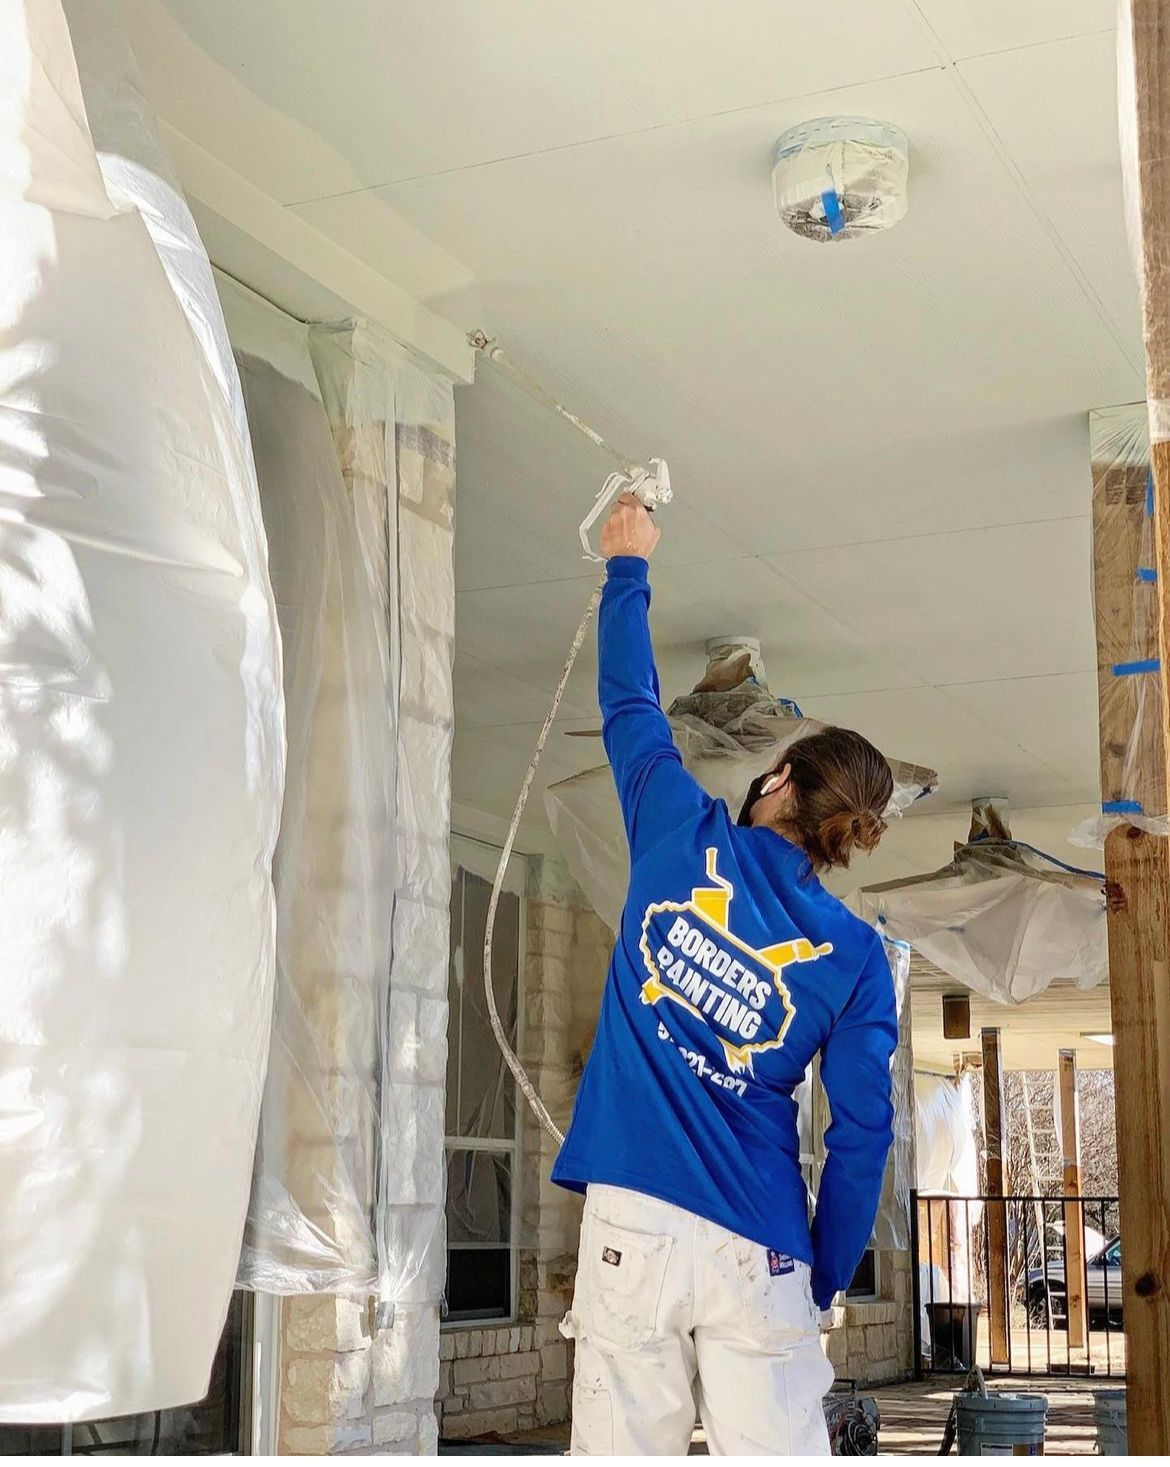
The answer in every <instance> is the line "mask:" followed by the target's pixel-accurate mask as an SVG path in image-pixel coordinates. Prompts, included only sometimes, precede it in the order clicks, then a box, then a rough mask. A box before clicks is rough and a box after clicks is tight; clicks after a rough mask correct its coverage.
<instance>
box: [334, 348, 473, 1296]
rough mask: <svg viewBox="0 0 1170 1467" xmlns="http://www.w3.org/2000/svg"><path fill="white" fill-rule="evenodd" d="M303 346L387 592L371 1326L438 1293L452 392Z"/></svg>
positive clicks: (388, 367) (403, 370) (392, 355)
mask: <svg viewBox="0 0 1170 1467" xmlns="http://www.w3.org/2000/svg"><path fill="white" fill-rule="evenodd" d="M310 347H311V350H312V354H313V363H314V366H315V368H316V372H317V377H318V380H319V382H320V384H321V392H322V397H323V399H324V402H325V407H326V411H327V412H328V414H329V418H330V422H331V424H332V427H333V436H334V442H335V443H336V445H337V449H338V455H339V457H340V460H341V466H342V476H343V478H344V480H345V483H346V487H347V488H348V490H349V493H350V497H351V501H352V504H353V509H354V516H355V520H356V523H357V527H358V537H359V541H360V544H361V547H362V555H363V561H364V563H365V565H366V567H367V572H368V575H369V576H370V578H371V583H372V584H375V585H379V586H384V587H385V588H386V589H385V593H384V596H383V600H384V605H385V608H386V614H387V622H388V624H389V625H390V627H391V639H390V643H389V648H388V659H389V674H390V686H391V688H392V689H393V690H394V693H395V701H396V708H397V722H396V750H395V760H396V780H395V803H394V825H395V833H396V839H397V850H396V854H395V882H394V901H393V918H392V933H391V946H392V952H393V965H392V968H391V976H390V991H389V1007H388V1017H387V1025H386V1032H387V1036H388V1040H387V1044H386V1046H385V1052H384V1054H383V1056H382V1067H381V1073H380V1076H379V1084H380V1091H379V1094H380V1103H381V1126H380V1134H381V1136H382V1138H383V1145H382V1148H381V1152H380V1154H379V1156H378V1157H377V1158H376V1183H375V1185H376V1194H377V1198H378V1204H377V1215H376V1221H377V1230H376V1231H377V1242H378V1295H379V1299H380V1301H381V1308H380V1312H379V1322H380V1323H381V1324H389V1323H390V1322H391V1321H392V1319H393V1316H394V1311H395V1309H396V1308H397V1307H398V1306H399V1305H408V1306H416V1305H427V1306H430V1305H434V1304H436V1303H437V1302H438V1300H439V1297H440V1295H441V1293H442V1288H443V1275H444V1265H445V1254H444V1215H443V1209H444V1177H443V1116H444V1080H445V1070H446V1029H447V975H448V963H449V939H450V903H451V872H450V864H449V855H448V845H449V836H450V808H451V791H450V761H451V743H452V736H453V730H454V701H453V690H452V678H451V671H452V651H453V645H454V634H455V571H454V560H453V554H452V550H453V537H454V519H455V414H454V396H453V393H452V388H451V384H450V382H448V381H446V380H443V379H440V378H438V377H436V376H434V375H432V374H431V373H430V372H428V371H426V370H425V369H424V368H423V367H422V366H420V365H419V364H418V363H417V362H416V361H414V359H412V358H410V357H408V356H407V355H406V353H405V352H403V351H401V350H400V349H399V348H397V347H396V346H395V345H394V344H393V343H392V342H391V341H389V340H388V339H386V338H384V337H382V336H381V335H380V334H378V333H375V332H374V331H372V330H371V329H370V328H368V327H365V326H362V325H357V326H346V327H341V328H328V327H314V328H313V329H312V330H311V332H310Z"/></svg>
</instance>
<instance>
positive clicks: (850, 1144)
mask: <svg viewBox="0 0 1170 1467" xmlns="http://www.w3.org/2000/svg"><path fill="white" fill-rule="evenodd" d="M897 1043H898V1014H897V1008H896V1005H895V1001H894V983H893V979H892V978H891V977H890V967H889V963H888V962H887V960H886V955H885V952H884V951H883V949H882V945H881V942H880V941H879V940H878V939H876V938H875V940H874V947H873V952H872V953H871V956H870V958H869V960H868V962H867V963H866V966H865V968H864V969H863V970H862V974H861V977H860V978H859V979H858V982H857V987H856V988H855V989H854V991H853V994H852V995H851V997H850V999H849V1002H848V1003H847V1004H846V1006H845V1008H844V1010H843V1012H842V1013H841V1015H840V1017H839V1018H838V1020H837V1022H836V1024H835V1025H834V1026H833V1030H832V1032H831V1033H830V1035H829V1037H828V1039H827V1040H826V1041H825V1045H824V1048H823V1050H822V1051H821V1081H822V1083H823V1084H824V1087H825V1094H826V1095H827V1096H828V1100H829V1110H830V1112H831V1114H832V1123H831V1125H830V1126H829V1129H828V1131H826V1133H825V1146H826V1149H827V1151H828V1160H827V1161H826V1162H825V1168H824V1171H823V1172H822V1173H821V1185H820V1191H819V1193H818V1195H817V1207H816V1215H815V1217H814V1219H813V1228H812V1237H813V1275H812V1286H813V1298H814V1299H815V1300H816V1302H817V1306H818V1308H821V1309H827V1308H828V1307H829V1305H830V1304H831V1303H832V1301H833V1296H834V1294H836V1293H837V1291H838V1290H839V1289H843V1288H845V1287H846V1286H847V1285H848V1284H849V1281H850V1280H851V1279H852V1277H853V1275H854V1273H855V1272H856V1270H857V1265H858V1264H859V1263H860V1262H861V1255H862V1254H863V1253H864V1252H865V1249H866V1245H867V1244H868V1243H869V1239H870V1235H871V1234H872V1232H873V1221H874V1218H875V1217H876V1216H877V1207H878V1201H879V1199H880V1197H881V1191H882V1176H883V1174H884V1173H885V1169H886V1157H887V1155H888V1154H889V1150H890V1144H891V1142H892V1141H893V1138H894V1131H893V1120H894V1107H893V1102H892V1100H891V1086H890V1059H891V1057H892V1055H893V1053H894V1048H895V1046H896V1045H897Z"/></svg>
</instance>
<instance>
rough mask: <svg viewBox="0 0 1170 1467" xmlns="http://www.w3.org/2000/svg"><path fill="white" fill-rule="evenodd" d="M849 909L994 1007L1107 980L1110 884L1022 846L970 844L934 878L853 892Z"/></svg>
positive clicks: (988, 842) (931, 875)
mask: <svg viewBox="0 0 1170 1467" xmlns="http://www.w3.org/2000/svg"><path fill="white" fill-rule="evenodd" d="M846 905H847V906H849V907H850V908H851V909H852V910H853V911H855V912H856V913H857V914H858V916H860V917H863V918H864V919H865V920H866V921H867V922H872V923H875V924H878V925H879V926H880V927H881V930H882V931H883V932H885V933H886V934H887V935H888V936H889V937H893V938H898V939H900V940H901V941H903V942H908V943H909V944H910V945H911V947H913V948H915V949H916V950H917V951H918V952H920V953H921V954H922V955H923V957H924V958H927V959H928V960H929V961H930V962H932V963H933V964H934V965H935V967H936V968H940V969H941V970H942V971H943V972H944V973H949V974H950V976H951V977H952V978H954V979H956V980H957V981H958V982H960V983H962V984H964V985H965V986H966V987H967V988H970V989H971V990H972V991H973V992H975V993H980V994H982V995H983V996H984V997H985V998H990V999H993V1000H994V1001H995V1002H996V1003H1003V1004H1009V1003H1023V1002H1024V1001H1025V1000H1026V999H1029V998H1032V997H1034V995H1036V994H1037V993H1041V992H1043V990H1044V989H1045V988H1047V987H1048V985H1049V984H1050V983H1051V982H1052V981H1053V979H1054V978H1065V979H1068V980H1070V981H1071V982H1073V983H1075V984H1076V985H1077V987H1078V988H1092V987H1094V986H1095V985H1096V984H1098V983H1101V982H1103V981H1104V979H1105V978H1107V977H1108V973H1109V955H1108V951H1107V947H1106V927H1105V895H1104V877H1103V876H1102V875H1101V873H1100V872H1095V871H1081V870H1077V869H1076V868H1074V867H1070V866H1066V865H1064V863H1063V862H1060V861H1057V860H1055V859H1054V858H1053V857H1051V856H1046V855H1045V854H1044V853H1043V852H1042V851H1037V850H1034V849H1033V848H1032V847H1031V846H1027V845H1024V844H1022V843H1021V842H1019V841H1013V840H1010V839H1007V840H996V839H991V838H988V839H985V840H980V841H974V842H969V843H968V844H967V845H963V846H960V847H959V848H958V850H957V851H956V852H955V857H954V860H952V861H951V862H949V863H948V864H947V865H946V866H943V867H941V868H940V869H939V870H938V871H934V872H931V873H929V874H927V875H924V876H919V877H913V876H912V877H909V878H907V879H906V880H902V881H892V882H887V883H885V884H883V885H881V886H872V887H864V888H862V889H861V890H860V891H856V892H853V893H852V894H851V895H850V896H849V897H848V898H847V900H846Z"/></svg>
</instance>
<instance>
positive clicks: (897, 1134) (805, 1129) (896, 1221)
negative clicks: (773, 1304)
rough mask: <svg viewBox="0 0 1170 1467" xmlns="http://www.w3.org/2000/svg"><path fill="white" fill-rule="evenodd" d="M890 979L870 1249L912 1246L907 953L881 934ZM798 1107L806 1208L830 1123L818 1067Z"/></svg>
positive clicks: (799, 1091)
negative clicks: (885, 1085) (882, 1129)
mask: <svg viewBox="0 0 1170 1467" xmlns="http://www.w3.org/2000/svg"><path fill="white" fill-rule="evenodd" d="M879 936H880V937H881V938H882V942H883V945H884V947H885V951H886V957H887V959H888V960H889V964H890V976H891V977H892V978H893V980H894V996H895V999H896V1002H897V1006H898V1045H897V1048H896V1049H895V1050H894V1054H893V1057H892V1059H891V1061H890V1079H891V1087H892V1099H893V1103H894V1141H893V1145H892V1146H891V1148H890V1155H889V1159H888V1160H887V1162H886V1170H885V1175H884V1176H883V1178H882V1191H881V1197H880V1199H879V1201H878V1210H877V1217H876V1218H875V1220H874V1227H873V1235H872V1238H871V1246H872V1247H874V1248H893V1249H901V1250H905V1249H907V1248H909V1247H910V1192H911V1189H912V1187H913V1185H914V1182H913V1158H914V1104H913V1074H914V1070H913V1055H912V1051H911V1044H910V1005H909V1004H908V1003H907V1002H906V1000H907V997H908V996H909V993H910V949H909V948H908V947H907V946H906V945H905V944H904V943H899V942H891V941H889V940H888V939H887V938H886V937H885V934H884V933H879ZM793 1098H794V1099H795V1100H796V1106H797V1134H798V1136H799V1140H800V1165H801V1170H802V1172H803V1173H804V1177H805V1182H806V1185H807V1186H808V1194H809V1205H810V1206H811V1205H812V1204H813V1203H814V1202H815V1200H816V1194H817V1188H818V1186H819V1183H820V1174H821V1168H822V1167H823V1166H824V1162H825V1156H826V1152H825V1131H826V1129H827V1128H828V1126H829V1123H830V1121H831V1119H832V1115H831V1108H830V1106H829V1102H828V1097H827V1096H826V1095H825V1091H824V1087H823V1086H822V1084H821V1080H820V1073H819V1062H817V1061H814V1063H813V1064H812V1065H810V1066H809V1069H808V1073H807V1074H806V1076H805V1079H804V1082H803V1083H802V1084H800V1085H798V1086H797V1088H796V1090H795V1091H794V1092H793Z"/></svg>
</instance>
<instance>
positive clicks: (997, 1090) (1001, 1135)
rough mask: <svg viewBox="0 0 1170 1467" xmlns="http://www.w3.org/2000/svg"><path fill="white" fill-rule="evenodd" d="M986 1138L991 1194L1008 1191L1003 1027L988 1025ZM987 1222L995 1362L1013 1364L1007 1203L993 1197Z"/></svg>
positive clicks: (985, 1048) (984, 1040) (984, 1038)
mask: <svg viewBox="0 0 1170 1467" xmlns="http://www.w3.org/2000/svg"><path fill="white" fill-rule="evenodd" d="M980 1039H981V1041H982V1045H983V1142H984V1147H985V1150H986V1153H987V1195H988V1197H989V1198H995V1197H1002V1196H1003V1195H1004V1176H1003V1167H1004V1159H1005V1157H1006V1156H1007V1149H1008V1148H1007V1106H1005V1105H1004V1103H1003V1065H1002V1062H1001V1056H1000V1047H999V1030H998V1029H984V1030H983V1031H982V1032H981V1034H980ZM985 1221H986V1224H987V1313H988V1322H989V1327H990V1337H991V1363H992V1365H1010V1364H1011V1320H1010V1312H1009V1300H1008V1247H1007V1204H1006V1203H1004V1202H994V1201H989V1202H988V1203H987V1212H986V1214H985Z"/></svg>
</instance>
